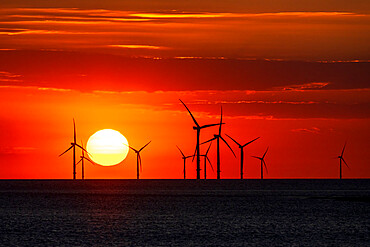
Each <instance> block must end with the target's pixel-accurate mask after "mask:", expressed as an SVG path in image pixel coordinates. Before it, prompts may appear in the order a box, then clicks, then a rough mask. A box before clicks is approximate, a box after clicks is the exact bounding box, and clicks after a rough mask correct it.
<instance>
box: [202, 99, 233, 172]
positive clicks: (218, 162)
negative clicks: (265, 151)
mask: <svg viewBox="0 0 370 247" xmlns="http://www.w3.org/2000/svg"><path fill="white" fill-rule="evenodd" d="M222 124H224V123H223V122H222V106H221V118H220V123H219V125H220V126H219V128H218V134H217V135H213V136H214V137H213V138H212V139H209V140H208V141H205V142H203V143H202V144H204V143H207V142H211V141H213V140H216V141H217V179H220V175H221V168H220V167H221V161H220V139H221V140H222V141H223V142H224V143H225V144H226V145H227V146H228V148H229V149H230V150H231V152H232V153H233V155H234V157H235V158H236V156H235V153H234V151H233V149H232V148H231V147H230V145H229V144H228V143H227V141H226V140H225V139H224V138H223V137H222V135H221V127H222Z"/></svg>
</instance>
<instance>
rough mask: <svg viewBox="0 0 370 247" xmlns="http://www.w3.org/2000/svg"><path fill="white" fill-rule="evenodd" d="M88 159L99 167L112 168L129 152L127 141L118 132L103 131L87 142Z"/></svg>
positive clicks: (96, 133)
mask: <svg viewBox="0 0 370 247" xmlns="http://www.w3.org/2000/svg"><path fill="white" fill-rule="evenodd" d="M86 148H87V151H88V152H89V157H90V158H91V159H92V160H93V161H94V162H96V163H97V164H99V165H102V166H113V165H117V164H119V163H120V162H122V161H123V160H124V159H125V158H126V156H127V154H128V151H129V147H128V141H127V139H126V138H125V137H124V136H123V135H122V134H121V133H120V132H118V131H116V130H112V129H103V130H99V131H97V132H95V134H93V135H92V136H90V138H89V140H88V141H87V146H86Z"/></svg>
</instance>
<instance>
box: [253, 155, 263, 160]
mask: <svg viewBox="0 0 370 247" xmlns="http://www.w3.org/2000/svg"><path fill="white" fill-rule="evenodd" d="M251 157H253V158H256V159H259V160H260V159H261V157H258V156H251Z"/></svg>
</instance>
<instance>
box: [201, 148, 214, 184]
mask: <svg viewBox="0 0 370 247" xmlns="http://www.w3.org/2000/svg"><path fill="white" fill-rule="evenodd" d="M211 145H212V142H211V143H210V144H209V146H208V149H207V152H206V153H205V154H202V155H200V156H203V157H204V179H207V161H208V163H209V165H210V166H211V168H212V171H214V170H213V166H212V163H211V161H210V159H209V158H208V152H209V149H210V148H211Z"/></svg>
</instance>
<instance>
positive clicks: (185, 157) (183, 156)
mask: <svg viewBox="0 0 370 247" xmlns="http://www.w3.org/2000/svg"><path fill="white" fill-rule="evenodd" d="M176 147H177V149H178V150H179V151H180V153H181V155H182V159H183V160H184V171H183V173H184V179H186V169H185V166H186V159H188V158H191V157H194V155H190V156H185V154H184V153H183V152H182V151H181V149H180V148H179V147H178V146H177V145H176Z"/></svg>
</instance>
